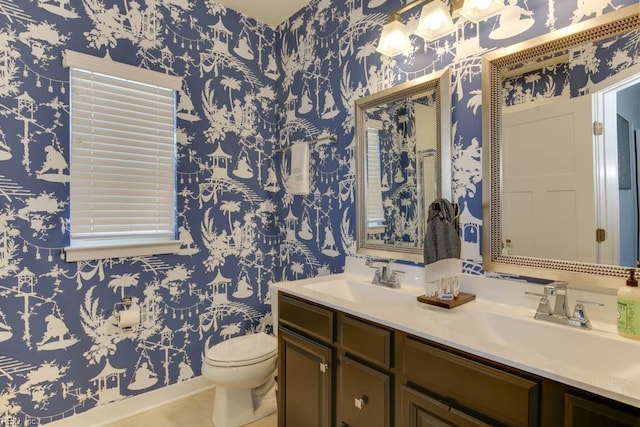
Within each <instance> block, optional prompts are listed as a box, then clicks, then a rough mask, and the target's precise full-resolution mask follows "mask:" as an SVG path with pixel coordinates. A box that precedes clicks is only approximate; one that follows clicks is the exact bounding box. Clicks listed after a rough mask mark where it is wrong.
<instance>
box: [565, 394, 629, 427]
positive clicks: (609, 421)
mask: <svg viewBox="0 0 640 427" xmlns="http://www.w3.org/2000/svg"><path fill="white" fill-rule="evenodd" d="M564 425H565V427H573V426H575V427H589V426H594V427H596V426H607V427H631V426H634V427H638V426H640V411H638V410H635V409H631V408H630V409H629V410H628V411H627V410H623V409H618V408H614V407H611V406H607V405H605V404H603V403H600V402H595V401H593V400H588V399H585V398H582V397H577V396H572V395H570V394H565V397H564Z"/></svg>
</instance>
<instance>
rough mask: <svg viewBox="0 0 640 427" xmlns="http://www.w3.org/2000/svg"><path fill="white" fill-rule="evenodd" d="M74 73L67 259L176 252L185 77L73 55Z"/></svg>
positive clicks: (68, 62) (68, 57) (68, 60)
mask: <svg viewBox="0 0 640 427" xmlns="http://www.w3.org/2000/svg"><path fill="white" fill-rule="evenodd" d="M65 66H67V67H70V89H71V90H70V93H71V100H70V104H71V105H70V109H71V144H70V145H71V150H70V171H71V184H70V186H71V188H70V218H69V222H70V227H71V242H70V246H69V247H68V248H66V250H65V252H66V258H67V261H79V260H88V259H99V258H113V257H128V256H140V255H153V254H161V253H170V252H175V251H177V250H178V249H179V247H180V242H179V241H176V240H175V231H176V167H175V164H176V144H175V129H176V119H175V91H176V89H178V88H179V87H180V79H179V78H177V77H173V76H168V75H165V74H162V73H157V72H154V71H149V70H146V69H142V68H138V67H134V66H131V65H126V64H121V63H117V62H114V61H112V60H111V59H110V58H108V57H107V58H96V57H93V56H90V55H84V54H80V53H77V52H73V51H68V50H67V51H65Z"/></svg>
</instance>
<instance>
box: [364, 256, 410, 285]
mask: <svg viewBox="0 0 640 427" xmlns="http://www.w3.org/2000/svg"><path fill="white" fill-rule="evenodd" d="M392 263H393V260H392V259H388V260H387V259H382V258H367V260H366V261H365V265H366V266H367V267H371V268H375V269H376V271H375V273H374V275H373V279H372V280H371V283H373V284H374V285H383V286H388V287H390V288H399V287H400V280H399V278H398V275H399V274H403V273H404V271H399V270H392V269H391V266H392Z"/></svg>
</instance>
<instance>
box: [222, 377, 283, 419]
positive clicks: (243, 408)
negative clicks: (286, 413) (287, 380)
mask: <svg viewBox="0 0 640 427" xmlns="http://www.w3.org/2000/svg"><path fill="white" fill-rule="evenodd" d="M270 383H271V384H269V387H268V389H267V387H265V386H261V387H258V388H257V389H253V390H251V389H249V390H247V389H232V388H225V387H216V390H215V400H214V401H213V414H212V415H211V421H212V422H213V425H214V426H215V427H239V426H243V425H245V424H249V423H252V422H254V421H257V420H259V419H260V418H264V417H266V416H268V415H271V414H273V413H274V412H275V411H276V409H277V406H276V394H275V387H274V385H273V381H272V380H271V381H270Z"/></svg>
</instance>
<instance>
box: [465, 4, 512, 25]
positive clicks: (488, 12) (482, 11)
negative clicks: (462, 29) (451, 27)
mask: <svg viewBox="0 0 640 427" xmlns="http://www.w3.org/2000/svg"><path fill="white" fill-rule="evenodd" d="M503 8H504V1H503V0H465V1H464V5H463V6H462V9H460V15H462V16H464V17H465V18H467V19H468V20H469V21H473V22H480V21H482V20H483V19H487V18H489V17H490V16H493V15H495V14H496V13H498V12H500V10H502V9H503Z"/></svg>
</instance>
